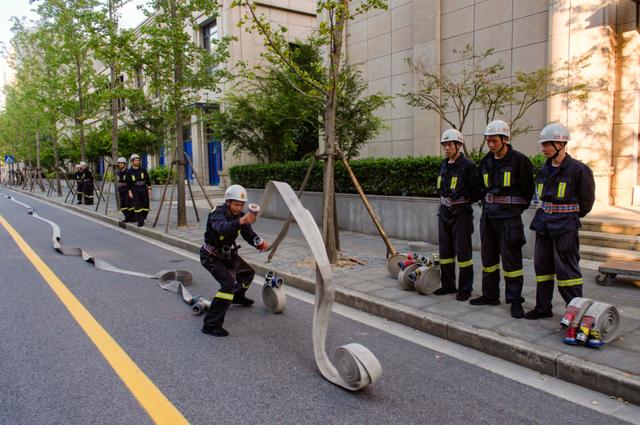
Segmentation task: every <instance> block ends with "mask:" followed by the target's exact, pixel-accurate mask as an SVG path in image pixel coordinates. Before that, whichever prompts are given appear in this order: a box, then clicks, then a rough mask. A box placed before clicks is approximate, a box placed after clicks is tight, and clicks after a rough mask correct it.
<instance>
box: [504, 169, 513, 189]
mask: <svg viewBox="0 0 640 425" xmlns="http://www.w3.org/2000/svg"><path fill="white" fill-rule="evenodd" d="M502 185H503V186H511V171H505V172H504V176H503V181H502Z"/></svg>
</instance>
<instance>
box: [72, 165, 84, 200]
mask: <svg viewBox="0 0 640 425" xmlns="http://www.w3.org/2000/svg"><path fill="white" fill-rule="evenodd" d="M73 178H74V179H75V180H76V196H77V198H78V205H80V204H82V202H83V200H84V199H83V198H84V193H83V192H84V188H83V187H82V186H83V184H84V178H83V177H82V167H81V166H80V164H77V165H76V172H75V173H74V174H73Z"/></svg>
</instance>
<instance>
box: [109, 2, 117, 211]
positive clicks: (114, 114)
mask: <svg viewBox="0 0 640 425" xmlns="http://www.w3.org/2000/svg"><path fill="white" fill-rule="evenodd" d="M113 9H114V5H113V1H112V0H109V20H111V21H113V23H114V24H115V26H116V29H117V21H116V20H115V14H114V13H113ZM109 71H110V79H111V90H112V92H111V105H110V106H111V166H112V167H113V174H115V171H116V170H117V167H118V112H119V110H118V106H119V105H118V99H116V98H115V97H114V96H113V90H115V89H116V88H117V87H118V85H119V82H118V80H117V77H118V73H117V69H116V64H115V61H111V64H110V65H109ZM116 207H117V209H118V210H120V197H119V196H116Z"/></svg>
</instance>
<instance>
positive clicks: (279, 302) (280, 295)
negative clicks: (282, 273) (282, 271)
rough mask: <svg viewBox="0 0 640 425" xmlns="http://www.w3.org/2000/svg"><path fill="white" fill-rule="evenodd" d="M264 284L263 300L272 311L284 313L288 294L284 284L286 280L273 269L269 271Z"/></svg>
mask: <svg viewBox="0 0 640 425" xmlns="http://www.w3.org/2000/svg"><path fill="white" fill-rule="evenodd" d="M264 280H265V282H264V285H262V302H263V303H264V306H265V307H266V308H267V310H269V311H270V312H271V313H274V314H277V313H282V312H283V311H284V308H285V307H286V306H287V294H286V293H285V291H284V288H283V287H282V285H283V284H284V280H283V279H282V278H281V277H278V276H276V275H275V273H273V272H272V271H268V272H267V274H266V275H265V277H264Z"/></svg>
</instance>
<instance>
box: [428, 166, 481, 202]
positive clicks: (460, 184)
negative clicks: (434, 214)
mask: <svg viewBox="0 0 640 425" xmlns="http://www.w3.org/2000/svg"><path fill="white" fill-rule="evenodd" d="M436 187H437V189H438V194H439V195H440V196H441V197H443V198H448V199H449V200H451V201H452V202H454V204H455V202H456V201H460V200H463V199H467V200H468V202H466V203H463V204H457V205H452V206H446V205H440V213H445V214H457V213H459V212H461V211H467V212H472V209H471V204H472V203H473V202H476V201H477V200H478V199H480V180H479V178H478V167H476V165H475V164H474V163H473V162H472V161H471V160H470V159H468V158H467V157H466V156H464V154H462V153H461V154H460V156H459V157H458V159H456V160H455V162H454V163H452V164H449V159H448V158H445V159H444V161H442V164H441V165H440V173H439V174H438V182H437V184H436Z"/></svg>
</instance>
